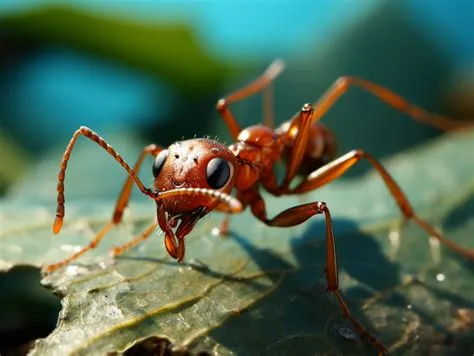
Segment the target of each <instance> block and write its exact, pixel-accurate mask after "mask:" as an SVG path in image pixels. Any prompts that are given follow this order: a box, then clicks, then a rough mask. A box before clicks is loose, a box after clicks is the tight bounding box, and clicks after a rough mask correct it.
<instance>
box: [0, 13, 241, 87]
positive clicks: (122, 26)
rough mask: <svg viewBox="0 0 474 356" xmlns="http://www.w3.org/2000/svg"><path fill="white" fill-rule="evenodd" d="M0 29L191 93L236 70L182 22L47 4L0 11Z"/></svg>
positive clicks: (218, 82)
mask: <svg viewBox="0 0 474 356" xmlns="http://www.w3.org/2000/svg"><path fill="white" fill-rule="evenodd" d="M0 28H1V29H2V31H4V32H5V33H6V37H7V38H10V40H12V41H32V42H34V43H38V44H41V45H47V44H54V45H64V46H67V47H72V48H76V49H78V50H80V51H84V52H88V53H91V54H95V55H99V56H103V57H105V58H110V59H113V60H114V61H116V62H119V63H123V64H125V65H129V66H131V67H136V68H140V69H141V70H143V71H145V72H146V73H148V74H149V75H151V76H153V77H155V78H157V79H159V80H160V81H161V80H163V81H165V82H167V83H169V84H171V85H172V86H173V87H174V88H176V89H178V90H179V91H180V92H182V93H184V94H189V93H192V94H193V95H194V96H199V95H201V94H203V93H206V92H208V91H212V90H215V88H216V87H219V86H220V85H221V84H222V81H223V80H225V79H227V78H229V77H230V76H231V75H235V74H236V73H235V71H236V69H238V68H239V67H238V66H235V65H234V64H232V63H223V62H222V61H218V60H216V59H215V58H213V57H212V56H210V55H209V54H208V53H207V51H206V50H205V49H204V48H203V46H202V44H201V43H199V41H198V39H197V38H196V36H195V35H194V33H193V31H192V29H191V28H190V26H189V25H188V24H183V23H176V24H172V23H166V24H159V23H151V22H150V23H146V22H143V21H133V20H131V19H126V18H122V17H113V16H110V15H99V14H93V13H89V12H87V11H83V10H79V9H75V8H72V7H69V6H61V5H50V6H43V7H40V8H37V9H33V10H30V11H26V12H19V13H11V14H7V15H4V16H2V17H0Z"/></svg>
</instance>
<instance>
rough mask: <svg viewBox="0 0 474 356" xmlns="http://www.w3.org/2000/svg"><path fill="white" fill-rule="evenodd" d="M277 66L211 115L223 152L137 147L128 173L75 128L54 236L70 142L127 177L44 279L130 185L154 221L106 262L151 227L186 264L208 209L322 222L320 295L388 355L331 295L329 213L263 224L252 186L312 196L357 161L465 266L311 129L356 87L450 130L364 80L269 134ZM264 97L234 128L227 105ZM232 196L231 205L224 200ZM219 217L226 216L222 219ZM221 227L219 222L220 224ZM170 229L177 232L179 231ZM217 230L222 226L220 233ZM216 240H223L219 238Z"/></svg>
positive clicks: (394, 191)
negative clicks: (224, 137)
mask: <svg viewBox="0 0 474 356" xmlns="http://www.w3.org/2000/svg"><path fill="white" fill-rule="evenodd" d="M283 68H284V64H283V62H282V61H281V60H276V61H274V62H273V63H272V64H271V65H270V66H269V67H268V69H267V70H266V71H265V72H264V73H263V74H262V75H261V76H260V77H259V78H257V79H256V80H254V81H253V82H252V83H250V84H249V85H247V86H245V87H244V88H242V89H240V90H238V91H236V92H234V93H232V94H230V95H228V96H227V97H225V98H223V99H220V100H219V101H218V102H217V111H218V112H219V113H220V115H221V116H222V118H223V120H224V122H225V123H226V125H227V127H228V129H229V131H230V133H231V135H232V138H233V139H234V140H235V143H233V144H231V145H230V146H229V147H227V146H225V145H223V144H220V143H218V142H216V141H213V140H209V139H203V138H200V139H191V140H186V141H181V142H176V143H174V144H172V145H171V146H169V147H168V148H163V147H159V146H157V145H149V146H147V147H145V149H144V150H143V152H142V154H141V155H140V157H139V158H138V160H137V162H136V163H135V166H134V167H133V169H132V168H130V166H129V165H128V164H127V163H126V162H125V161H124V160H123V158H122V157H121V156H120V155H119V154H118V153H117V152H116V151H115V150H114V149H113V148H112V146H110V145H109V144H108V143H107V142H105V140H104V139H103V138H101V137H100V136H99V135H97V134H96V133H95V132H94V131H92V130H91V129H89V128H87V127H84V126H83V127H80V128H79V129H78V130H77V131H76V132H75V133H74V135H73V136H72V138H71V141H70V142H69V144H68V146H67V148H66V151H65V153H64V156H63V159H62V162H61V167H60V171H59V175H58V186H57V191H58V197H57V202H58V205H57V212H56V219H55V221H54V225H53V231H54V233H55V234H58V233H59V232H60V231H61V227H62V224H63V218H64V202H65V199H64V178H65V173H66V167H67V163H68V160H69V156H70V154H71V151H72V149H73V147H74V144H75V143H76V140H77V138H78V137H79V136H80V135H83V136H85V137H87V138H89V139H90V140H92V141H94V142H96V143H97V144H99V146H101V147H102V148H104V149H105V150H106V151H107V152H108V153H109V154H110V155H111V156H112V157H114V159H115V160H116V161H117V162H118V163H120V165H121V166H122V167H123V168H124V169H125V170H126V171H127V173H128V178H127V180H126V182H125V185H124V187H123V189H122V191H121V193H120V196H119V198H118V200H117V203H116V206H115V210H114V213H113V216H112V219H111V221H110V222H109V223H108V224H107V225H105V227H104V228H103V229H102V230H101V231H100V232H99V233H98V234H97V235H96V236H95V238H94V239H93V240H92V241H91V242H90V243H89V245H87V246H85V247H83V248H82V249H81V250H80V251H78V252H76V253H75V254H73V255H71V256H69V257H68V258H66V259H64V260H62V261H60V262H58V263H55V264H51V265H49V266H46V267H45V268H44V270H45V271H46V272H52V271H54V270H56V269H58V268H60V267H63V266H65V265H67V264H68V263H70V262H71V261H73V260H75V259H77V258H78V257H79V256H81V255H82V254H84V253H85V252H87V251H88V250H91V249H93V248H95V247H96V246H97V245H98V243H99V242H100V241H101V240H102V238H103V237H104V235H105V234H106V233H107V232H108V231H109V230H110V229H111V228H112V227H114V226H115V225H117V224H119V223H120V221H121V220H122V215H123V212H124V209H125V208H126V206H127V204H128V201H129V198H130V194H131V190H132V185H133V183H135V184H136V185H137V186H138V188H139V189H140V191H141V192H142V193H143V194H145V195H147V196H149V197H150V198H152V199H154V200H155V201H156V214H157V219H156V221H155V222H153V223H152V224H151V225H150V226H149V227H148V228H147V229H146V230H145V231H144V232H143V233H142V234H141V235H139V236H137V237H135V238H134V239H133V240H131V241H129V242H128V243H126V244H124V245H122V246H119V247H115V248H114V249H113V250H112V254H113V255H114V256H118V255H120V254H122V253H123V252H124V251H126V250H128V249H130V248H131V247H133V246H135V245H137V244H138V243H139V242H141V241H143V240H146V239H147V238H148V237H149V236H150V235H151V234H152V232H153V231H154V230H155V229H156V227H157V226H158V225H159V226H160V228H161V229H162V230H163V232H164V242H165V247H166V250H167V251H168V253H169V255H170V256H171V257H172V258H174V259H176V260H177V261H182V260H183V258H184V255H185V237H186V235H188V234H189V233H190V232H191V231H192V229H193V227H194V226H195V224H196V223H197V221H198V220H199V219H201V218H202V217H203V216H205V215H207V214H208V213H209V212H211V211H213V210H218V211H222V212H226V213H227V214H233V213H239V212H241V211H243V210H244V209H245V207H247V206H249V207H250V209H251V211H252V214H253V215H254V216H255V217H256V218H257V219H259V220H260V221H262V222H263V223H264V224H266V225H268V226H278V227H290V226H295V225H298V224H301V223H303V222H304V221H306V220H308V219H309V218H311V217H312V216H314V215H317V214H324V217H325V220H326V266H325V274H326V280H327V290H328V291H329V292H331V293H332V294H334V295H335V296H336V298H337V301H338V303H339V305H340V307H341V309H342V313H343V315H344V316H345V317H346V318H347V319H348V320H349V321H350V322H351V323H352V324H353V326H354V327H355V329H356V330H357V332H358V333H359V334H360V335H361V336H362V337H364V338H365V339H366V340H368V341H369V342H370V343H371V344H372V345H373V346H374V347H375V348H376V349H377V350H378V351H379V353H381V354H382V353H387V352H388V351H387V349H386V348H385V346H383V344H382V343H381V342H380V341H378V340H377V339H376V338H375V337H373V336H371V335H370V334H369V333H368V332H367V331H366V329H365V328H364V326H363V325H362V324H361V323H360V322H358V321H357V320H356V319H355V318H354V317H353V316H352V315H351V313H350V311H349V308H348V306H347V304H346V302H345V301H344V299H343V297H342V295H341V292H340V291H339V282H338V266H337V259H336V246H335V241H334V233H333V227H332V220H331V214H330V211H329V208H328V206H327V205H326V203H324V202H319V201H317V202H313V203H309V204H301V205H298V206H295V207H292V208H289V209H287V210H285V211H283V212H282V213H280V214H278V215H277V216H276V217H274V218H271V219H270V218H268V217H267V213H266V209H265V202H264V200H263V198H262V196H261V195H260V192H259V187H260V186H263V188H264V189H265V190H267V191H268V192H269V193H271V194H273V195H275V196H281V195H295V194H302V193H307V192H309V191H312V190H315V189H317V188H319V187H321V186H323V185H325V184H327V183H330V182H332V181H334V180H335V179H337V178H339V177H340V176H341V175H343V174H344V173H345V172H346V171H347V170H348V169H349V168H351V167H352V166H353V165H355V164H356V163H357V162H359V161H360V160H361V159H366V160H367V161H368V162H370V164H372V166H373V167H374V168H375V170H376V171H377V172H378V173H379V174H380V176H381V178H382V179H383V181H384V182H385V184H386V186H387V188H388V190H389V191H390V194H391V195H392V196H393V198H394V199H395V201H396V203H397V204H398V206H399V208H400V211H401V212H402V214H403V216H404V217H405V219H412V220H414V221H415V222H416V223H417V224H418V225H419V226H420V227H421V228H422V229H423V230H425V231H426V232H427V233H428V234H429V235H430V236H433V237H435V238H437V239H438V240H439V241H440V242H441V243H443V244H444V245H446V246H447V247H449V248H451V249H452V250H454V251H456V252H457V253H459V254H461V255H463V256H464V257H467V258H469V259H474V250H469V249H466V248H463V247H461V246H459V245H457V244H456V243H454V242H452V241H450V240H448V239H446V238H445V237H444V236H443V235H442V234H440V233H439V232H437V231H436V230H435V229H434V228H433V227H432V226H431V225H430V224H428V223H427V222H426V221H424V220H423V219H421V218H420V217H419V216H418V215H417V214H416V213H415V211H414V210H413V208H412V206H411V204H410V202H409V201H408V198H407V197H406V195H405V194H404V193H403V191H402V190H401V188H400V187H399V186H398V184H397V183H396V182H395V180H394V179H393V178H392V176H391V175H390V173H388V172H387V170H386V169H385V168H384V167H383V166H382V165H381V164H380V163H379V162H378V161H377V160H376V159H375V158H374V157H373V156H372V155H370V154H369V153H367V152H365V151H363V150H360V149H357V150H352V151H350V152H348V153H346V154H345V155H343V156H341V157H339V158H336V159H335V154H336V143H335V139H334V136H333V134H332V133H331V131H330V130H329V129H328V128H326V127H325V126H324V125H323V124H321V123H320V122H319V120H320V119H321V118H322V117H323V116H324V114H325V113H326V112H327V111H328V110H329V108H330V107H331V106H332V105H334V103H335V102H336V101H337V100H338V98H339V97H340V96H341V95H342V94H344V93H345V92H346V91H347V90H348V89H349V88H350V87H352V86H356V87H359V88H361V89H363V90H365V91H367V92H369V93H371V94H372V95H375V96H376V97H378V98H379V99H380V100H382V101H384V102H385V103H387V104H388V105H390V106H392V107H394V108H395V109H398V110H399V111H401V112H404V113H406V114H408V115H409V116H411V117H412V118H413V119H416V120H418V121H421V122H424V123H428V124H430V125H433V126H435V127H437V128H439V129H443V130H446V129H450V128H453V127H455V126H456V124H455V123H453V122H451V121H450V120H448V119H445V118H443V117H441V116H439V115H434V114H429V113H427V112H425V111H424V110H422V109H421V108H419V107H417V106H414V105H412V104H410V103H409V102H408V101H406V100H405V99H403V98H402V97H400V96H399V95H397V94H395V93H394V92H392V91H390V90H388V89H386V88H384V87H381V86H379V85H377V84H375V83H372V82H370V81H367V80H364V79H360V78H355V77H342V78H339V79H338V80H337V81H336V82H335V83H334V85H333V86H332V87H331V88H330V89H329V90H328V91H326V93H325V94H324V95H323V96H322V97H321V98H320V99H319V100H318V101H317V102H316V103H315V104H314V105H311V104H305V105H303V107H302V108H301V110H300V111H299V113H297V114H296V115H295V116H293V118H291V120H289V121H287V122H285V123H283V124H282V125H281V126H280V127H279V128H277V129H273V128H272V127H271V122H272V120H273V118H272V113H271V109H270V107H269V105H268V104H269V103H270V100H268V89H269V87H270V84H272V82H273V81H274V80H275V78H276V77H277V76H278V75H279V74H280V73H281V72H282V70H283ZM261 91H263V92H264V94H267V95H265V98H266V100H265V103H266V105H265V109H266V110H265V112H266V113H265V115H264V116H265V122H266V123H268V125H255V126H251V127H248V128H246V129H244V130H242V129H241V128H240V126H239V124H238V123H237V121H236V120H235V118H234V116H233V114H232V112H231V110H230V109H229V104H231V103H233V102H236V101H239V100H242V99H244V98H247V97H249V96H251V95H254V94H256V93H258V92H261ZM147 155H152V156H154V157H155V159H154V162H153V167H152V171H153V176H154V186H153V188H151V189H150V188H146V187H145V186H144V184H143V183H142V182H141V180H140V179H139V178H138V176H137V174H138V171H139V170H140V167H141V165H142V162H143V160H144V159H145V157H146V156H147ZM279 160H283V161H284V162H285V163H286V173H285V176H284V179H283V181H282V182H281V183H278V182H277V178H276V175H275V172H274V170H273V168H274V165H275V164H276V162H277V161H279ZM297 175H303V177H304V179H303V180H302V182H301V183H299V185H297V186H296V187H294V188H290V183H291V182H292V180H293V179H294V178H295V177H296V176H297ZM233 188H235V190H236V196H235V197H233V196H231V195H230V194H231V191H232V189H233ZM227 216H228V215H227ZM226 221H227V218H226V220H224V222H226ZM178 222H179V225H178ZM226 225H227V224H226V223H223V224H222V227H223V228H224V230H226ZM224 232H225V231H224Z"/></svg>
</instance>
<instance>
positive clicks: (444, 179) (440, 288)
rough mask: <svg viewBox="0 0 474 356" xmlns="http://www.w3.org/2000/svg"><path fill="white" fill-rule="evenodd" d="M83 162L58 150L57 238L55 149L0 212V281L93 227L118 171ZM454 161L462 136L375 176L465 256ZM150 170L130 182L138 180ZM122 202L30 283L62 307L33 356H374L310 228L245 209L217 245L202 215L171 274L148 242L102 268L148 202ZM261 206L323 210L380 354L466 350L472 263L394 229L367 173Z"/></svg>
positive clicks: (473, 182)
mask: <svg viewBox="0 0 474 356" xmlns="http://www.w3.org/2000/svg"><path fill="white" fill-rule="evenodd" d="M108 141H109V142H110V143H113V144H114V147H116V148H117V149H118V150H119V151H120V152H121V153H122V154H123V155H124V156H125V157H126V158H128V160H129V161H130V162H131V161H132V160H133V158H134V157H136V154H137V153H138V150H137V149H136V147H135V146H134V145H132V144H130V142H126V141H123V140H119V139H118V138H115V137H111V138H108ZM98 151H99V148H98V147H95V146H94V145H84V146H82V144H81V145H80V146H79V147H78V148H77V150H76V151H75V152H74V154H73V157H72V160H71V163H70V171H69V172H68V175H67V179H66V200H67V202H66V220H65V226H64V229H63V231H62V232H61V234H60V235H59V236H53V234H52V232H51V223H52V219H53V213H54V210H55V203H54V199H55V184H56V182H55V174H56V170H57V165H58V162H57V161H58V159H59V157H60V153H59V154H58V155H57V157H54V158H55V159H53V160H51V161H49V160H48V161H45V162H42V163H41V164H40V165H39V167H38V171H37V172H32V174H31V175H30V176H29V178H28V179H27V180H25V181H24V182H23V183H22V184H20V185H19V186H18V187H17V189H16V190H14V191H13V192H12V193H11V195H10V196H9V197H8V198H7V199H5V200H3V201H2V202H1V203H0V223H1V224H2V231H1V234H0V243H1V244H2V246H1V249H0V267H1V268H2V269H3V270H8V269H9V268H11V267H12V266H17V265H31V266H37V267H40V266H41V265H42V264H46V263H51V262H56V261H57V260H60V259H62V258H64V257H66V256H67V255H68V254H70V253H72V252H73V251H74V250H75V249H77V248H78V247H79V246H83V245H85V244H87V243H88V241H90V239H91V238H92V237H93V236H94V233H95V232H97V231H98V229H100V227H101V226H102V225H103V224H104V223H105V222H106V221H107V219H108V218H109V217H110V215H111V213H112V209H113V206H114V198H112V195H111V194H112V193H113V192H115V193H117V192H118V191H119V190H120V185H121V180H122V177H124V174H123V172H121V169H120V167H116V166H118V165H116V164H114V162H113V160H112V159H110V157H107V155H106V154H105V153H103V155H102V156H100V155H99V154H98V153H97V152H98ZM469 152H474V132H466V133H463V134H451V135H446V136H443V137H442V138H441V139H438V140H437V141H434V142H431V143H429V144H427V145H425V146H423V147H421V148H419V149H417V150H412V151H408V152H405V153H402V154H399V155H398V156H396V157H394V158H392V159H390V160H387V161H385V162H384V164H386V166H387V167H388V169H389V171H390V172H391V173H393V175H394V177H395V178H396V179H397V181H398V182H399V183H400V185H401V186H402V187H403V189H404V190H405V192H406V193H407V195H408V196H409V197H410V198H411V201H412V203H413V205H414V207H415V209H417V210H418V212H419V213H420V215H421V216H423V217H426V218H427V219H428V221H429V222H430V223H432V224H433V225H434V226H435V227H437V228H441V229H442V230H443V231H444V233H445V234H446V236H447V237H449V238H450V239H452V240H455V241H456V242H458V243H460V244H462V245H465V246H470V247H472V248H474V242H473V241H472V236H473V232H474V218H473V216H474V203H473V202H472V195H473V192H474V164H473V162H472V155H470V154H469ZM125 153H126V154H125ZM91 157H93V158H94V159H91ZM149 171H150V170H149V167H147V168H145V169H144V172H143V174H142V176H143V177H147V178H145V181H147V182H151V178H150V177H149ZM118 177H120V179H119V178H118ZM136 198H137V199H136V200H134V201H133V202H132V203H131V204H130V209H129V210H128V211H127V216H126V218H125V221H124V223H123V225H122V226H120V228H118V229H115V230H113V231H112V232H111V233H109V234H108V235H107V236H106V238H105V239H104V241H103V243H102V244H101V245H99V247H98V248H97V249H95V250H93V251H91V252H90V253H88V254H87V255H85V256H84V257H83V258H81V259H80V260H79V261H78V263H76V264H73V265H70V266H69V267H67V268H65V269H63V270H60V271H57V272H55V273H53V274H52V275H50V276H47V277H45V278H44V279H43V281H42V283H43V284H44V285H45V286H47V287H48V288H52V289H54V290H55V291H56V293H57V294H58V295H59V296H61V298H62V299H61V302H62V311H61V313H60V316H59V322H58V325H57V327H56V329H55V330H54V331H53V332H52V333H51V334H50V335H49V336H48V337H47V338H45V339H41V340H39V341H38V342H37V343H36V346H35V348H34V350H33V352H32V353H31V354H32V355H45V354H47V355H64V354H77V355H86V354H87V355H103V354H105V353H107V352H113V351H118V352H122V351H125V350H127V349H130V348H139V347H142V348H146V346H147V345H148V347H150V345H155V347H158V346H156V345H166V344H167V343H171V345H172V346H170V347H174V348H175V349H185V350H189V351H192V352H193V353H194V352H198V351H202V350H204V351H208V352H213V353H215V354H218V355H233V354H238V355H253V354H260V355H267V354H268V355H289V354H291V355H294V354H335V353H339V354H340V353H342V354H375V352H374V351H373V350H372V349H371V347H370V346H367V345H366V344H365V343H360V342H357V340H358V337H357V335H356V334H354V332H353V331H351V330H352V328H351V326H350V324H349V323H348V322H347V321H345V320H344V318H343V317H342V315H341V311H340V309H339V307H338V305H337V303H336V301H335V300H334V299H333V298H331V297H330V295H328V294H327V293H324V287H325V280H324V278H323V276H322V275H321V273H322V271H323V269H324V256H325V243H324V221H323V220H324V219H322V218H321V217H315V218H313V219H312V220H309V221H308V222H307V223H305V224H302V225H300V226H297V227H294V228H287V229H280V228H268V227H266V226H264V225H263V224H261V223H259V222H258V221H256V219H255V218H253V217H252V216H251V214H250V213H249V212H248V211H247V212H245V213H243V214H239V215H237V216H235V217H233V218H232V220H231V231H232V232H231V235H230V237H229V238H221V237H216V236H212V234H211V230H212V228H213V227H215V226H217V225H218V224H219V222H220V219H221V218H222V215H220V214H218V213H215V214H212V216H211V217H210V218H207V219H204V220H203V221H201V222H199V223H198V225H197V227H196V228H195V230H193V232H192V233H191V234H190V235H189V237H188V238H187V257H186V262H185V263H184V264H181V265H178V264H177V263H175V262H174V261H172V260H171V258H169V257H167V256H166V253H165V251H164V248H163V242H162V237H161V236H160V235H159V234H158V233H157V234H155V235H154V236H152V237H150V239H149V240H148V241H146V242H145V243H143V244H142V245H140V246H139V247H137V248H135V249H134V250H132V251H130V252H128V253H127V254H126V255H125V256H123V257H122V258H119V259H117V260H116V261H115V262H114V261H112V260H111V259H110V258H108V255H107V251H108V250H109V249H110V248H111V247H112V246H115V245H119V244H121V243H124V242H125V241H128V240H130V239H131V238H132V236H133V235H134V234H138V233H139V232H140V231H141V230H142V229H143V228H144V227H145V226H147V224H149V223H150V222H151V221H152V219H153V218H154V213H155V210H154V206H153V202H151V201H148V202H143V198H142V197H139V196H138V194H137V197H136ZM265 198H266V200H267V206H268V208H269V214H270V215H274V214H276V213H278V212H280V211H282V210H284V209H286V208H288V207H290V206H293V205H296V204H300V203H303V202H309V201H314V200H323V201H325V202H327V204H328V206H329V208H330V209H331V211H332V215H333V219H334V225H335V233H336V243H337V248H338V261H339V264H340V285H341V289H342V290H343V293H344V296H345V297H346V298H347V301H348V304H349V306H350V308H351V311H352V312H353V314H354V315H355V316H356V317H357V318H359V320H360V321H362V322H363V323H364V324H365V325H366V326H367V327H368V329H369V331H370V332H371V333H372V334H373V335H376V336H377V337H379V338H380V339H381V340H382V341H383V343H384V344H385V345H387V346H389V347H391V349H392V350H393V351H394V352H393V353H394V354H404V355H407V354H408V355H418V354H434V353H445V354H446V353H453V354H468V351H469V350H472V349H474V329H473V327H472V324H471V325H469V321H462V320H461V318H460V317H459V315H461V314H462V313H468V311H469V310H472V309H473V308H474V289H473V288H472V280H473V278H472V277H473V272H474V268H473V267H474V265H473V264H472V263H470V262H468V261H466V260H465V259H463V258H462V257H459V256H458V255H456V254H454V253H452V252H451V251H449V250H448V249H446V248H445V247H443V246H439V245H438V244H436V243H434V242H432V241H431V240H429V239H428V236H426V233H425V232H424V231H422V230H421V229H419V228H418V227H417V226H416V225H415V224H414V223H407V224H406V225H405V226H400V221H401V219H400V214H399V212H398V210H397V208H396V205H395V204H394V202H393V199H392V198H391V197H390V195H389V194H388V193H387V191H386V189H385V187H384V185H383V184H382V182H381V179H380V177H379V176H378V175H376V174H375V173H374V172H371V173H370V174H367V175H365V176H363V177H361V178H356V179H350V180H344V179H342V180H340V181H336V182H334V183H332V184H331V185H329V186H327V187H325V188H322V189H320V190H318V191H315V192H313V193H310V194H307V195H305V196H301V197H284V198H274V197H270V196H267V195H265ZM396 231H398V232H399V234H397V233H396ZM463 315H464V314H463ZM471 321H472V320H471ZM160 340H161V341H162V343H161V341H160ZM155 352H157V351H156V350H155Z"/></svg>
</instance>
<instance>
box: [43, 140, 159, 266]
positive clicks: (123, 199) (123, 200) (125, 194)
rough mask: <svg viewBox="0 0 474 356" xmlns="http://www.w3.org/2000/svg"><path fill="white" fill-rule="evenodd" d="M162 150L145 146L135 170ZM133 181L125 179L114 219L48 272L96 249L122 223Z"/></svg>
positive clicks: (130, 178) (131, 178) (129, 177)
mask: <svg viewBox="0 0 474 356" xmlns="http://www.w3.org/2000/svg"><path fill="white" fill-rule="evenodd" d="M161 150H162V148H159V147H158V146H156V145H149V146H147V147H145V148H144V150H143V151H142V153H141V155H140V157H139V158H138V160H137V162H136V163H135V166H134V167H133V172H135V173H136V174H138V172H139V170H140V168H141V165H142V163H143V160H144V159H145V157H146V156H147V155H148V154H151V155H153V156H156V155H157V154H158V153H159V152H160V151H161ZM66 152H67V151H66ZM69 153H70V150H69ZM66 165H67V161H66V164H65V165H64V167H65V166H66ZM63 179H64V175H63ZM133 182H134V179H133V177H132V176H131V175H129V176H128V178H127V180H126V181H125V184H124V186H123V188H122V191H121V192H120V195H119V197H118V199H117V203H116V205H115V210H114V213H113V215H112V220H111V221H109V222H108V223H107V224H106V225H105V226H104V227H103V228H102V230H101V231H100V232H99V233H98V234H97V235H96V236H95V237H94V239H93V240H92V241H91V242H90V243H89V245H87V246H85V247H83V248H82V249H81V250H79V251H78V252H76V253H74V254H73V255H71V256H69V257H67V258H66V259H64V260H62V261H60V262H57V263H54V264H51V265H48V266H45V267H44V268H43V269H44V270H45V271H46V272H47V273H50V272H53V271H55V270H57V269H58V268H61V267H63V266H65V265H67V264H69V263H70V262H71V261H74V260H76V259H77V258H79V257H80V256H81V255H83V254H84V253H86V252H87V251H89V250H92V249H94V248H95V247H96V246H97V245H98V244H99V242H100V241H101V240H102V238H103V237H104V236H105V234H106V233H107V232H108V231H109V230H110V229H111V228H112V227H114V226H115V225H117V224H118V223H120V221H121V220H122V215H123V212H124V210H125V208H126V207H127V204H128V201H129V199H130V195H131V191H132V184H133ZM58 232H59V231H58Z"/></svg>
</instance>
